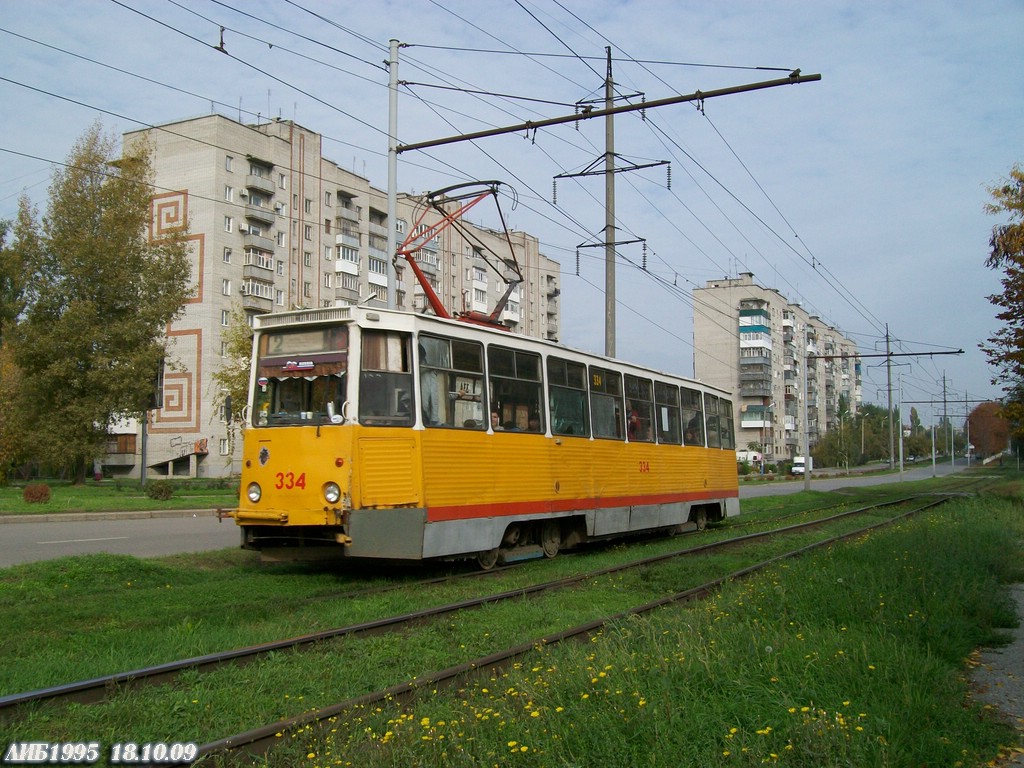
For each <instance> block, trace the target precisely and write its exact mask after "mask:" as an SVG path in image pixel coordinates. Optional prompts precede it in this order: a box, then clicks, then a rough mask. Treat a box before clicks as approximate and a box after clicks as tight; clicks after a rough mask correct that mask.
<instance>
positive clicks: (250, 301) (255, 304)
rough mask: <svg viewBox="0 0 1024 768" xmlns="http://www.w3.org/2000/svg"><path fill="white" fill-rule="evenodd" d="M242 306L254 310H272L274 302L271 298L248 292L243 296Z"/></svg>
mask: <svg viewBox="0 0 1024 768" xmlns="http://www.w3.org/2000/svg"><path fill="white" fill-rule="evenodd" d="M242 307H243V308H245V309H251V310H253V311H254V312H270V311H271V310H272V309H273V308H274V302H273V301H271V300H270V299H264V298H263V297H262V296H252V295H248V294H247V295H244V296H242Z"/></svg>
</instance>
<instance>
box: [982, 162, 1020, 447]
mask: <svg viewBox="0 0 1024 768" xmlns="http://www.w3.org/2000/svg"><path fill="white" fill-rule="evenodd" d="M989 193H990V194H991V195H992V202H991V203H988V204H987V205H986V206H985V210H986V211H987V212H988V213H990V214H992V215H995V216H1000V215H1006V216H1007V217H1008V218H1009V221H1008V222H1007V223H1003V224H997V225H996V226H995V227H993V228H992V237H991V238H990V240H989V248H990V251H989V256H988V259H987V260H986V261H985V265H986V266H987V267H989V268H991V269H999V270H1002V272H1003V277H1002V280H1001V282H1002V286H1003V290H1002V292H1001V293H998V294H994V295H992V296H989V297H988V300H989V301H990V302H991V303H992V304H994V305H995V306H997V307H999V308H1000V310H1001V311H1000V312H999V313H998V314H996V318H997V319H998V320H1000V321H1002V323H1003V326H1002V327H1001V328H999V329H998V330H997V331H996V332H995V333H993V334H992V336H990V337H989V338H988V339H987V340H986V341H985V342H983V343H982V344H980V345H979V346H980V347H981V349H982V351H984V353H985V355H986V357H987V358H988V362H989V365H991V366H992V367H993V368H994V369H995V371H996V372H995V374H994V375H993V377H992V383H993V384H1001V385H1003V387H1004V390H1005V391H1006V393H1007V396H1008V397H1007V400H1006V401H1005V402H1004V405H1003V413H1004V416H1005V417H1006V418H1007V419H1008V420H1009V421H1010V422H1011V423H1012V425H1013V430H1014V436H1016V437H1024V399H1021V397H1020V395H1021V392H1022V384H1024V170H1021V168H1020V166H1018V165H1015V166H1014V167H1013V169H1012V170H1011V171H1010V175H1009V177H1008V178H1007V179H1004V180H1003V183H1002V184H1001V185H999V186H995V187H990V188H989Z"/></svg>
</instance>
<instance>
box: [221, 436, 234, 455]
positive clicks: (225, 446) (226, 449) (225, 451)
mask: <svg viewBox="0 0 1024 768" xmlns="http://www.w3.org/2000/svg"><path fill="white" fill-rule="evenodd" d="M220 455H221V456H230V455H231V441H230V440H228V439H227V438H226V437H222V438H221V439H220Z"/></svg>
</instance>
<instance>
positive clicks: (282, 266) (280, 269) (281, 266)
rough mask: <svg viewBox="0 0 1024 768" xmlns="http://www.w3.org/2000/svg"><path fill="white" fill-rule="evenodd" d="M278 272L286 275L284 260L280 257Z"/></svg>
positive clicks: (282, 275)
mask: <svg viewBox="0 0 1024 768" xmlns="http://www.w3.org/2000/svg"><path fill="white" fill-rule="evenodd" d="M277 274H279V275H281V277H284V262H283V261H281V260H280V259H278V262H277Z"/></svg>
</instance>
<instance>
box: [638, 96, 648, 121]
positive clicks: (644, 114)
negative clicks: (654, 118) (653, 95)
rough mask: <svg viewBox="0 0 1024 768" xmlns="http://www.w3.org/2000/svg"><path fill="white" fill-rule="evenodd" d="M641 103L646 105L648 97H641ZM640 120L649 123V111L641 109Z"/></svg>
mask: <svg viewBox="0 0 1024 768" xmlns="http://www.w3.org/2000/svg"><path fill="white" fill-rule="evenodd" d="M640 103H641V104H646V103H647V97H646V96H641V97H640ZM640 119H641V120H643V121H644V122H645V123H646V122H647V110H646V109H641V110H640Z"/></svg>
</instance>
